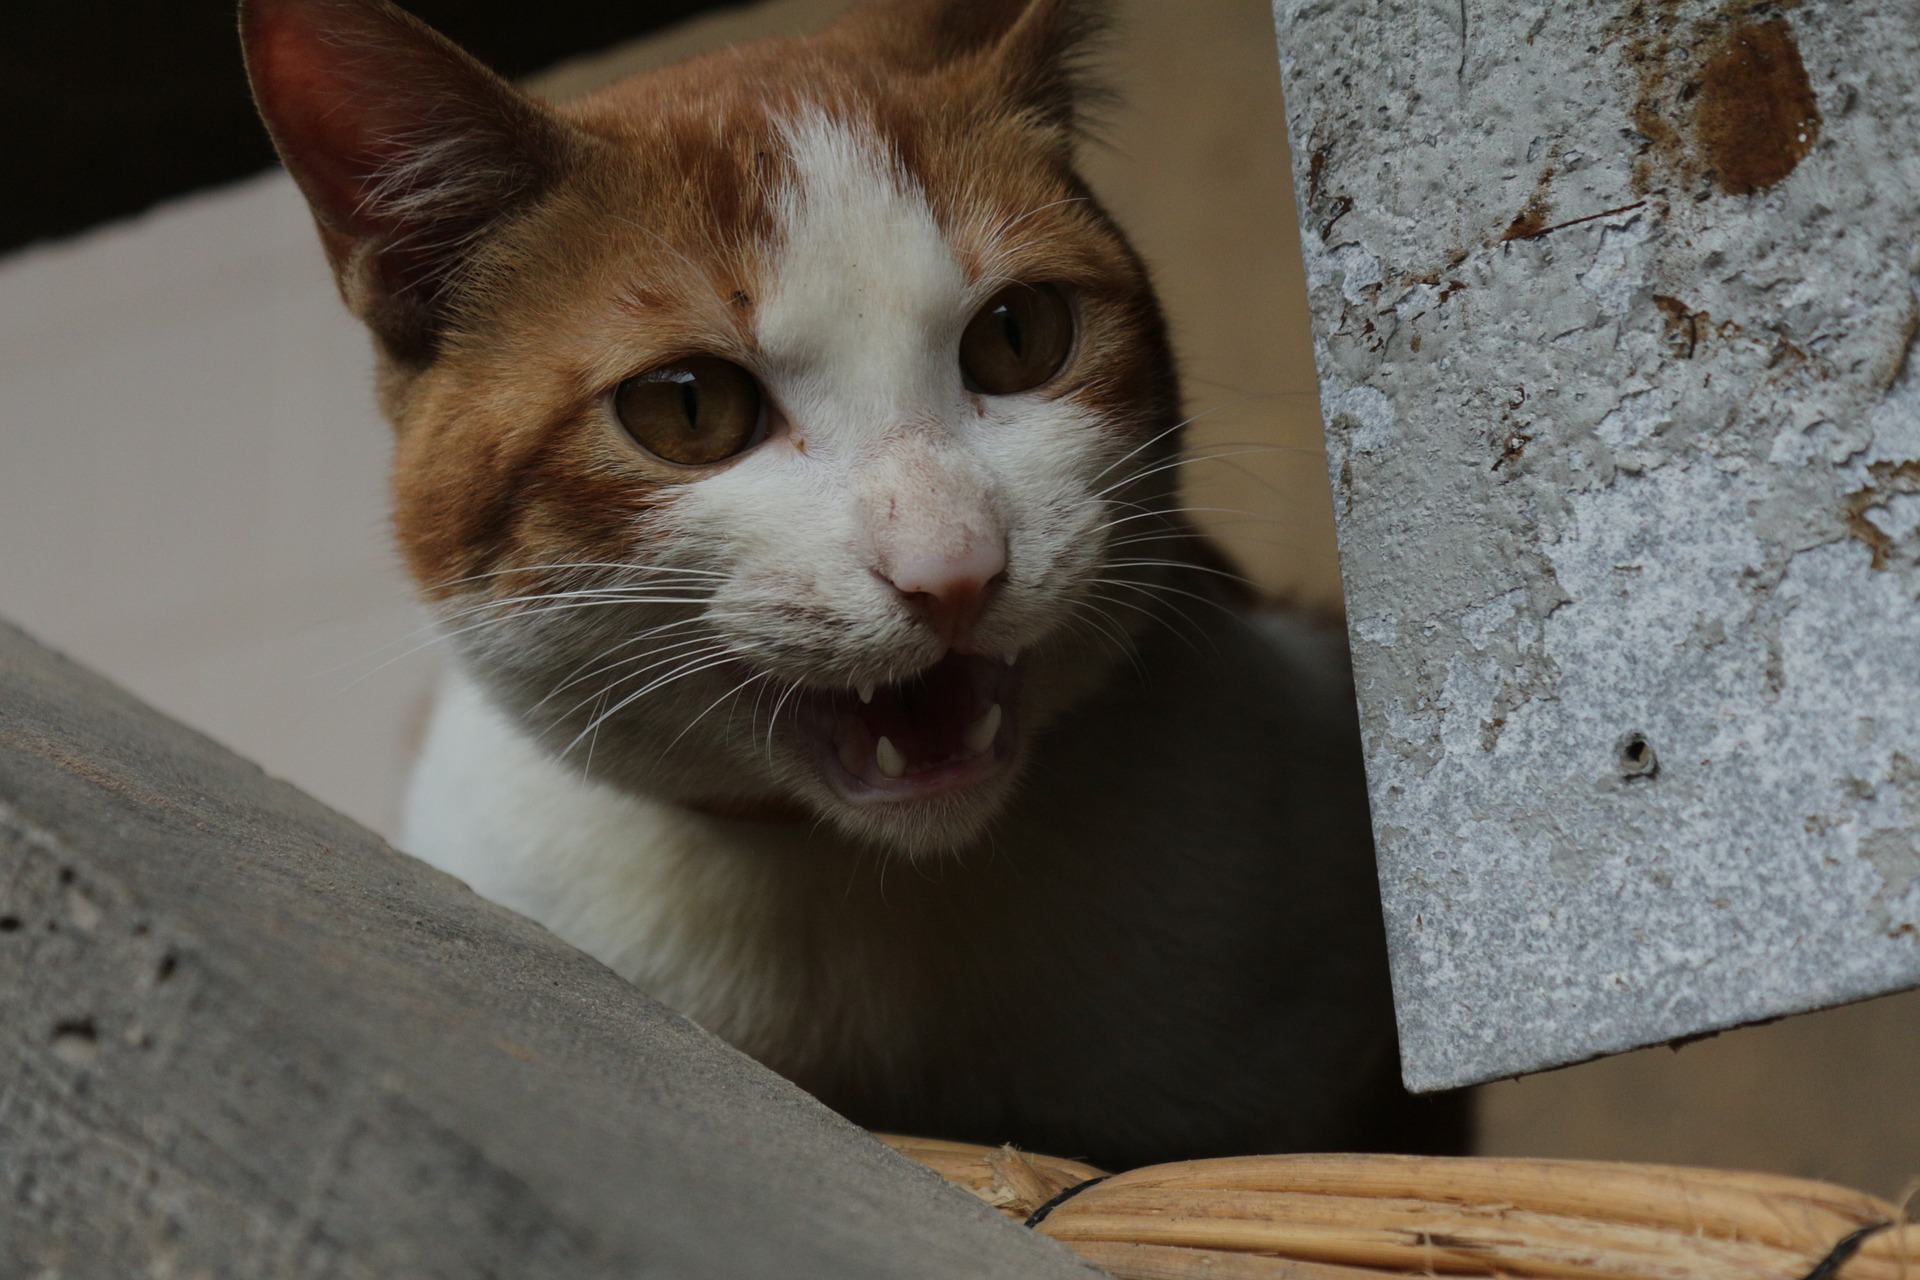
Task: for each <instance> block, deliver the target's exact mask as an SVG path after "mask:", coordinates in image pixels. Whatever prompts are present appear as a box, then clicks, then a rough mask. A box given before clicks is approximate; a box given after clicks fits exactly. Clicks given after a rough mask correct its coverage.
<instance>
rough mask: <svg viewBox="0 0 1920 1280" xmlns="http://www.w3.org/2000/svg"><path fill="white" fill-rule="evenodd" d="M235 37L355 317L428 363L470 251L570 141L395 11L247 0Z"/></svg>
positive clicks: (540, 182)
mask: <svg viewBox="0 0 1920 1280" xmlns="http://www.w3.org/2000/svg"><path fill="white" fill-rule="evenodd" d="M240 38H241V44H242V46H243V48H244V50H245V53H246V60H247V74H248V77H249V78H250V79H251V80H252V82H253V95H254V99H255V101H257V102H258V103H259V105H260V114H261V116H262V117H263V118H264V119H265V120H266V124H267V132H268V133H270V134H271V135H272V136H273V143H274V146H275V147H276V148H278V149H279V152H280V157H281V159H282V160H283V161H284V162H285V163H286V166H287V169H288V171H289V172H290V173H292V175H293V178H294V181H295V182H297V183H298V184H299V186H300V190H301V191H302V192H303V193H304V194H305V195H306V197H307V202H308V204H309V205H311V206H312V208H313V216H314V221H315V222H316V223H317V224H318V225H319V229H320V239H321V242H322V243H323V244H324V245H325V247H326V251H327V257H328V259H329V260H330V261H331V262H332V264H333V269H334V274H335V276H336V277H337V278H338V279H339V282H340V291H341V294H342V296H343V297H344V298H345V299H346V302H347V306H348V307H349V308H350V309H351V310H352V311H353V312H354V314H356V315H358V316H359V317H360V318H361V319H362V320H364V321H365V322H366V323H367V325H368V327H370V328H371V329H372V330H373V332H374V334H375V336H376V337H377V338H378V339H379V340H380V342H381V344H382V346H383V347H384V348H385V349H386V351H387V354H388V355H390V356H391V357H393V358H394V359H396V360H398V361H400V362H402V363H406V364H419V363H422V362H424V361H426V360H427V359H429V358H431V356H432V354H433V351H434V348H435V345H436V341H437V338H438V336H439V333H440V331H441V327H442V324H443V322H444V320H445V317H446V313H447V308H448V307H449V305H450V304H451V302H452V301H453V299H454V298H455V296H456V295H457V292H458V288H459V284H460V280H461V276H462V272H463V270H464V268H465V266H466V264H467V263H468V262H469V261H470V260H471V251H472V248H473V246H474V244H475V243H476V242H477V241H478V240H480V239H481V238H483V237H484V236H485V234H486V232H487V231H488V229H489V228H490V227H491V226H492V225H493V224H494V223H495V222H496V220H498V219H499V218H500V217H501V216H502V215H504V214H507V213H510V212H512V211H514V210H515V209H516V208H519V207H522V206H524V205H525V203H526V202H528V201H531V200H533V199H536V198H537V197H538V196H539V195H540V193H541V192H542V191H544V190H546V189H547V188H548V187H549V186H550V185H551V184H552V183H553V181H554V180H555V179H556V178H557V177H558V175H559V174H560V172H561V171H562V170H563V169H564V167H565V166H566V164H567V163H568V158H569V156H570V154H571V152H572V151H573V149H574V146H575V145H576V139H575V137H574V136H573V135H572V132H571V131H570V130H569V129H568V128H567V126H565V125H564V124H562V123H561V122H559V121H558V120H556V119H555V118H553V117H552V116H551V115H550V114H549V113H547V112H546V111H545V110H544V109H542V108H541V107H540V106H539V104H537V103H535V102H534V101H533V100H532V99H530V98H528V97H527V96H526V95H525V94H522V93H521V92H519V91H518V90H517V89H515V88H514V87H513V86H512V85H510V84H508V83H507V82H506V81H505V80H502V79H501V78H500V77H499V76H497V75H495V74H494V73H493V72H491V71H489V70H488V69H487V68H486V67H484V66H482V65H481V64H480V63H479V62H477V61H475V60H474V59H473V58H472V57H471V56H469V55H468V54H467V53H465V52H464V51H463V50H461V49H460V48H458V47H457V46H455V45H454V44H453V43H452V42H451V41H449V40H447V39H446V38H445V37H444V36H442V35H440V34H439V33H438V32H436V31H434V30H433V29H431V28H430V27H428V26H426V25H425V24H424V23H422V22H420V21H419V20H418V19H416V18H414V17H413V16H412V15H410V14H407V13H404V12H402V11H401V10H400V9H397V8H395V7H394V6H393V5H391V4H389V3H387V0H241V5H240Z"/></svg>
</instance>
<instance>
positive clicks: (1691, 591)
mask: <svg viewBox="0 0 1920 1280" xmlns="http://www.w3.org/2000/svg"><path fill="white" fill-rule="evenodd" d="M1275 15H1276V18H1277V21H1278V26H1279V33H1280V49H1281V58H1282V63H1283V66H1284V71H1285V88H1286V93H1287V111H1288V123H1289V128H1290V131H1291V135H1292V140H1293V149H1294V150H1293V154H1294V162H1295V166H1296V177H1297V184H1298V193H1299V198H1300V207H1301V213H1302V223H1303V228H1304V232H1305V234H1304V237H1303V239H1304V242H1305V252H1306V263H1307V274H1308V279H1309V287H1310V293H1311V301H1312V309H1313V320H1314V331H1315V341H1316V348H1317V358H1318V364H1319V372H1320V380H1321V397H1322V403H1323V407H1324V410H1325V413H1326V420H1327V443H1328V450H1329V455H1330V458H1329V462H1330V466H1331V475H1332V480H1333V485H1334V492H1335V505H1336V508H1337V513H1338V517H1339V520H1340V549H1341V560H1342V569H1343V573H1344V575H1345V579H1346V587H1347V604H1348V613H1349V619H1350V622H1349V626H1350V630H1351V635H1352V639H1353V646H1354V656H1355V666H1356V672H1357V682H1358V689H1359V696H1360V702H1361V712H1362V725H1363V729H1364V733H1365V737H1366V751H1367V767H1368V774H1369V783H1370V786H1371V791H1372V799H1373V805H1374V822H1375V830H1376V833H1377V837H1378V846H1379V856H1380V871H1381V882H1382V889H1383V893H1384V897H1385V907H1386V915H1387V923H1388V933H1389V942H1390V948H1391V952H1392V960H1393V979H1394V992H1395V1000H1396V1003H1397V1005H1398V1010H1399V1017H1400V1027H1401V1046H1402V1052H1403V1055H1404V1063H1403V1065H1404V1068H1405V1073H1406V1078H1407V1081H1408V1083H1409V1084H1410V1085H1412V1086H1413V1087H1415V1088H1418V1089H1431V1088H1441V1087H1446V1086H1451V1085H1459V1084H1468V1083H1472V1082H1475V1081H1479V1080H1486V1079H1492V1078H1495V1077H1499V1076H1504V1075H1513V1074H1517V1073H1520V1072H1524V1071H1534V1070H1539V1069H1541V1068H1543V1067H1550V1066H1555V1065H1559V1064H1562V1063H1567V1062H1573V1061H1578V1060H1580V1059H1582V1058H1588V1057H1592V1056H1595V1055H1598V1054H1603V1053H1611V1052H1616V1051H1619V1050H1622V1049H1628V1048H1633V1047H1635V1046H1639V1045H1644V1044H1652V1043H1657V1042H1660V1041H1664V1040H1669V1039H1672V1038H1675V1037H1680V1036H1687V1035H1692V1034H1696V1033H1700V1032H1706V1031H1712V1030H1717V1029H1720V1028H1724V1027H1729V1026H1734V1025H1737V1024H1740V1023H1744V1022H1750V1021H1754V1020H1757V1019H1763V1018H1770V1017H1776V1016H1779V1015H1782V1014H1788V1013H1796V1012H1801V1011H1805V1010H1810V1009H1814V1008H1818V1007H1821V1006H1824V1005H1829V1004H1836V1003H1840V1002H1843V1001H1848V1000H1857V999H1861V998H1864V997H1867V996H1871V995H1874V994H1877V993H1881V992H1886V991H1891V990H1895V989H1898V988H1902V987H1907V986H1912V985H1915V984H1916V983H1920V368H1916V366H1920V360H1915V359H1914V358H1913V354H1912V353H1913V342H1914V335H1915V330H1916V326H1920V302H1917V301H1916V293H1915V289H1916V281H1917V278H1920V277H1917V276H1916V272H1920V160H1916V155H1917V154H1920V153H1917V152H1916V136H1917V135H1916V132H1915V121H1916V120H1920V9H1917V8H1916V7H1915V5H1914V4H1913V0H1804V3H1791V4H1790V3H1778V4H1761V3H1754V2H1753V0H1650V2H1649V3H1645V4H1628V3H1625V2H1624V0H1622V2H1620V3H1610V4H1556V3H1547V2H1546V0H1417V2H1416V0H1409V2H1407V3H1378V2H1375V0H1278V3H1277V4H1276V6H1275Z"/></svg>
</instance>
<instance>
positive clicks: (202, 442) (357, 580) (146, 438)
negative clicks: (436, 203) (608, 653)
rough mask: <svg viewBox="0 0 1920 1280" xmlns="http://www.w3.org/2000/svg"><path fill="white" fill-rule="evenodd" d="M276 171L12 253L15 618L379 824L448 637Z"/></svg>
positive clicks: (325, 290)
mask: <svg viewBox="0 0 1920 1280" xmlns="http://www.w3.org/2000/svg"><path fill="white" fill-rule="evenodd" d="M371 365H372V356H371V351H370V348H369V345H368V340H367V338H366V336H365V334H364V332H363V331H362V330H361V329H360V328H359V326H358V325H357V324H356V323H355V322H354V321H353V320H352V319H351V318H350V317H349V316H348V315H347V314H346V312H345V310H344V309H343V308H342V307H341V305H340V302H339V299H338V297H337V296H336V295H335V293H334V289H333V282H332V278H331V277H330V276H329V274H328V272H327V268H326V263H325V261H324V259H323V258H322V256H321V253H320V249H319V245H318V242H317V241H316V239H315V237H314V233H313V226H312V223H311V222H310V221H309V219H308V216H307V213H306V208H305V206H304V205H303V204H302V203H301V202H300V199H299V197H298V194H297V193H296V192H295V191H294V189H293V186H292V183H291V182H290V181H289V180H288V179H287V178H286V177H285V176H284V175H282V174H279V173H275V174H273V175H270V176H265V177H261V178H258V179H253V180H250V181H247V182H244V183H241V184H238V185H236V186H233V187H229V188H226V189H223V190H219V191H216V192H212V193H207V194H202V195H198V196H194V197H191V198H189V199H186V200H182V201H179V202H177V203H175V204H172V205H168V206H166V207H164V208H162V209H161V210H159V211H157V212H155V213H152V214H150V215H148V216H146V217H143V218H140V219H136V220H134V221H132V222H129V223H123V224H118V225H115V226H112V227H109V228H107V229H104V230H101V231H98V232H95V233H92V234H90V235H86V236H83V237H80V238H78V239H76V240H73V241H69V242H64V243H59V244H54V245H49V246H43V247H38V248H34V249H30V250H27V251H26V252H23V253H21V254H18V255H15V256H14V257H12V258H10V259H8V260H6V261H5V262H0V617H4V618H6V619H8V620H9V621H12V622H14V623H16V624H18V625H20V626H23V627H25V628H26V629H27V630H28V631H30V632H32V633H33V634H34V635H35V636H37V637H38V638H39V639H40V640H42V641H43V642H45V643H47V644H50V645H52V646H54V647H55V648H58V649H61V650H63V651H64V652H66V653H67V654H68V655H69V656H71V657H73V658H76V659H78V660H79V661H81V662H83V663H86V664H87V665H89V666H92V667H94V668H95V669H97V670H99V671H102V672H104V673H106V674H107V675H109V676H111V677H112V678H113V679H115V680H117V681H119V682H120V683H121V684H123V685H125V686H126V687H127V688H129V689H131V690H132V691H133V692H134V693H136V694H138V695H139V696H141V697H142V698H145V699H146V700H148V701H149V702H152V703H154V704H155V705H157V706H159V707H160V708H162V709H163V710H165V711H167V712H169V713H171V714H173V715H175V716H177V717H179V718H180V719H182V720H185V721H186V722H187V723H189V724H192V725H194V726H196V727H198V728H200V729H204V730H205V731H207V732H208V733H210V734H212V735H213V736H214V737H215V738H218V739H219V740H220V741H222V742H224V743H226V744H227V745H228V746H231V747H233V748H235V749H236V750H238V751H240V752H242V753H243V754H245V755H248V756H250V757H252V758H253V759H255V760H257V761H259V762H260V763H261V764H262V765H264V766H265V767H266V768H267V769H268V770H269V771H270V772H273V773H276V774H279V775H280V776H282V777H286V778H288V779H291V780H293V781H295V782H297V783H298V784H299V785H301V786H302V787H304V788H306V789H307V790H309V791H311V792H312V793H314V794H315V795H317V796H318V797H319V798H321V799H322V800H325V801H327V802H328V803H330V804H332V805H334V806H335V807H337V808H340V809H342V810H344V811H345V812H347V813H349V814H351V815H352V816H353V817H355V818H357V819H359V820H360V821H361V822H363V823H366V824H367V825H369V826H371V827H373V828H374V829H375V830H378V831H381V832H382V833H386V834H389V835H390V834H391V833H392V831H393V829H394V824H395V819H396V816H397V810H398V796H399V788H400V784H401V781H402V774H403V770H404V763H405V756H406V753H407V748H408V743H409V736H410V733H411V731H412V728H413V725H414V723H415V722H416V721H417V719H418V717H419V715H420V714H421V712H422V710H423V708H424V701H425V696H426V690H427V688H428V685H429V683H430V680H431V672H432V666H433V655H432V654H431V653H430V652H418V653H413V654H411V655H409V656H405V657H400V658H399V660H398V661H396V662H393V663H392V665H382V664H383V663H386V662H387V661H388V660H389V659H393V658H395V657H398V656H399V655H401V654H403V653H405V652H406V650H407V649H409V648H411V647H413V645H414V644H416V643H418V642H419V640H420V639H422V638H424V637H416V638H415V639H413V640H409V639H408V637H409V635H410V633H413V632H414V631H415V630H416V628H418V627H419V626H420V625H421V619H420V617H419V616H418V614H417V612H416V610H415V608H414V606H413V605H412V604H411V602H410V597H409V595H408V593H407V590H406V588H405V585H404V582H403V579H402V577H401V574H400V572H399V570H398V568H397V566H396V561H395V557H394V555H393V554H392V552H391V551H390V550H389V539H388V537H387V533H386V514H385V509H386V493H385V483H386V481H385V472H386V464H387V453H388V437H389V433H388V430H387V427H386V425H385V423H384V422H383V421H382V420H381V419H380V417H379V415H378V413H377V412H376V410H375V408H374V405H373V399H372V393H371Z"/></svg>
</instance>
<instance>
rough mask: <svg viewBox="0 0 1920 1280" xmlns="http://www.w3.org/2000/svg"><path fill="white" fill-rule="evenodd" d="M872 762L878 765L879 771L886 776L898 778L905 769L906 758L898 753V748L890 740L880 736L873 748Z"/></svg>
mask: <svg viewBox="0 0 1920 1280" xmlns="http://www.w3.org/2000/svg"><path fill="white" fill-rule="evenodd" d="M873 762H874V763H875V764H877V765H879V766H880V772H881V774H882V775H883V776H885V777H888V778H898V777H900V776H901V775H902V774H904V773H906V771H907V758H906V757H905V756H903V755H901V754H900V748H898V747H896V746H894V745H893V743H892V741H891V740H890V739H887V738H882V739H880V741H879V742H878V743H877V744H875V746H874V748H873Z"/></svg>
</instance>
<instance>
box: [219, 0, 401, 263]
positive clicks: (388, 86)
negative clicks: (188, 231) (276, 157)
mask: <svg viewBox="0 0 1920 1280" xmlns="http://www.w3.org/2000/svg"><path fill="white" fill-rule="evenodd" d="M350 9H360V10H361V11H360V12H358V13H352V14H351V15H350V16H352V17H355V18H359V19H360V21H358V22H355V23H353V24H352V25H353V26H354V27H358V28H359V30H353V31H340V30H336V29H334V28H333V27H332V26H322V25H321V20H322V19H324V18H325V17H328V16H334V15H339V16H349V10H350ZM368 9H370V6H359V5H355V6H346V5H338V4H331V5H316V4H311V3H303V2H302V0H291V2H288V0H280V2H279V3H255V4H251V5H249V6H248V10H249V13H248V15H247V16H248V18H249V19H250V20H249V21H248V22H247V24H246V33H245V34H246V44H247V53H248V59H247V61H248V65H249V70H250V71H251V73H252V77H253V88H254V94H255V96H256V97H257V98H258V99H259V102H260V111H261V114H262V115H264V116H265V117H266V120H267V127H268V128H269V129H270V130H271V131H272V133H273V135H274V141H275V142H276V143H278V144H279V148H280V153H281V156H282V157H283V158H284V159H285V161H286V163H287V168H288V169H289V170H291V171H292V172H293V175H294V177H295V178H296V179H298V180H299V183H300V186H301V188H302V189H303V190H304V191H305V192H306V195H307V198H308V200H310V201H311V202H312V203H313V206H314V208H315V210H316V211H317V212H319V213H320V214H321V215H322V217H323V219H324V220H325V221H327V222H329V223H331V224H332V225H334V226H335V227H336V228H338V229H339V230H342V231H345V232H347V233H348V234H350V235H368V234H373V233H378V232H382V231H391V230H393V229H394V228H393V226H392V225H391V222H390V220H387V219H382V218H381V217H379V215H378V211H377V209H376V208H375V207H374V206H373V204H372V203H371V202H370V201H369V199H368V197H369V196H370V195H372V194H373V192H374V190H375V186H376V184H377V182H378V179H379V176H380V174H381V173H382V172H383V171H385V170H387V169H389V168H390V167H391V166H393V165H394V164H396V163H397V162H400V161H401V160H403V159H404V151H403V148H402V146H401V145H400V143H399V142H398V140H399V139H403V138H406V137H407V136H408V135H409V134H410V133H411V134H414V135H416V136H417V134H418V131H419V126H420V123H421V121H420V118H419V114H420V113H419V111H418V108H419V106H421V105H423V104H421V103H420V102H419V100H418V98H417V96H416V93H415V92H413V91H411V90H412V89H413V86H412V85H411V84H410V83H409V81H410V79H411V80H417V79H421V78H424V77H422V75H421V73H422V72H423V71H424V72H428V73H429V74H431V72H432V71H435V70H439V68H435V67H431V66H430V65H429V66H420V65H413V66H410V65H408V64H409V63H430V61H431V60H432V54H433V53H434V52H437V51H436V50H424V51H422V52H423V53H425V54H426V56H425V57H420V58H407V57H405V56H404V55H403V54H402V51H401V50H400V49H398V48H396V47H395V46H396V44H397V43H398V40H400V39H405V38H406V37H408V36H413V35H414V33H413V32H410V31H405V30H401V31H392V30H382V29H379V27H384V26H385V25H386V24H384V23H380V24H379V27H376V25H375V24H376V23H378V22H379V18H380V16H382V15H377V14H375V13H373V12H368ZM369 18H371V19H373V20H374V21H372V22H369V21H367V19H369ZM383 46H384V47H383ZM396 54H402V56H395V55H396Z"/></svg>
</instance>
